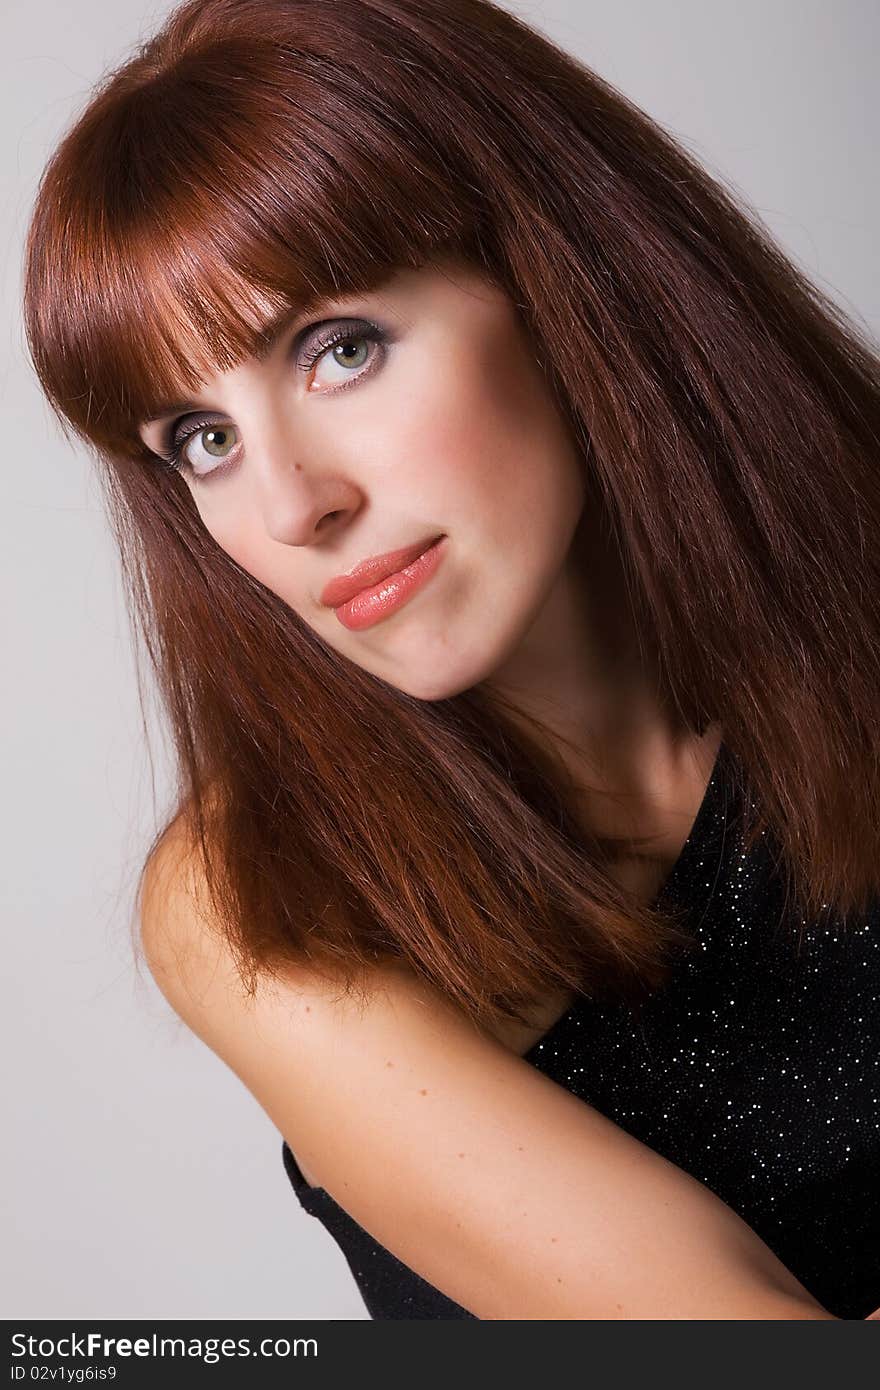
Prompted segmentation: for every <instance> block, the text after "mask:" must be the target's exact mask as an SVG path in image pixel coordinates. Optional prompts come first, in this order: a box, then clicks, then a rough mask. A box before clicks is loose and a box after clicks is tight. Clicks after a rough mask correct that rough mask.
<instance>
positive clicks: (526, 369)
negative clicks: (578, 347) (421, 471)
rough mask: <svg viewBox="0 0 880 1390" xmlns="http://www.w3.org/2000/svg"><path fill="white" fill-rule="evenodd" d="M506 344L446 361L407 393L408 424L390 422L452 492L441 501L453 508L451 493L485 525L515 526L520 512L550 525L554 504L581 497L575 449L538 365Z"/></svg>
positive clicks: (567, 506) (571, 503)
mask: <svg viewBox="0 0 880 1390" xmlns="http://www.w3.org/2000/svg"><path fill="white" fill-rule="evenodd" d="M513 344H514V346H513V347H512V346H511V340H510V339H507V341H506V342H502V343H501V344H500V345H499V346H498V347H497V348H495V349H494V350H493V351H484V352H482V353H480V354H473V355H466V356H464V357H462V359H461V360H459V361H457V362H455V363H454V364H450V366H449V368H448V369H447V370H446V371H444V373H443V374H442V378H441V376H440V375H435V376H434V377H433V378H432V380H431V384H430V389H429V390H428V391H427V392H423V393H422V394H421V395H420V397H419V398H418V399H417V400H416V399H415V398H411V399H412V400H413V405H412V407H411V413H410V417H411V418H410V424H409V425H407V422H406V418H405V417H404V420H403V421H400V419H399V417H398V421H397V424H398V426H399V427H401V428H402V429H404V430H406V431H407V433H408V438H407V441H406V444H405V448H404V454H403V457H412V458H424V457H425V456H426V453H427V456H428V458H429V459H430V460H431V471H432V474H433V476H434V478H435V479H436V482H435V488H436V487H437V486H438V485H439V487H440V489H441V492H443V491H444V489H445V488H446V487H447V486H448V487H449V488H451V489H452V491H449V492H447V493H445V494H444V501H446V502H448V505H449V507H451V508H455V507H456V497H458V498H459V499H460V500H461V502H462V504H463V505H464V504H467V503H468V502H470V503H471V504H472V505H475V506H476V507H478V508H480V512H479V514H480V516H481V521H482V522H483V523H485V524H487V525H488V526H489V529H490V530H492V529H496V526H497V528H499V529H500V528H501V527H502V526H503V525H504V523H505V519H506V518H508V517H509V516H511V515H513V516H516V517H518V518H519V521H518V522H517V524H518V525H521V523H522V516H523V515H524V514H527V515H530V516H531V518H532V522H536V521H537V518H538V516H543V517H545V518H546V520H547V521H548V523H550V524H551V525H553V524H554V520H553V519H554V516H555V513H556V511H557V507H555V506H554V501H555V502H556V503H557V504H558V511H559V513H560V514H562V515H565V514H569V513H570V511H571V509H572V508H573V507H577V505H578V503H579V501H580V500H581V498H582V488H583V465H582V460H581V458H580V455H579V452H578V451H577V449H576V447H575V445H574V441H573V440H572V438H571V436H570V434H569V432H568V430H567V428H566V426H565V423H564V421H563V419H562V417H561V416H560V414H559V413H558V411H557V410H556V409H555V407H554V405H553V401H552V397H551V395H550V391H549V388H548V387H547V385H546V382H545V381H544V378H543V376H541V374H540V372H539V369H538V367H537V364H536V363H534V362H533V361H532V360H531V359H530V358H529V357H528V355H527V354H526V352H524V351H523V350H522V349H521V348H520V349H519V350H517V349H516V339H515V338H514V339H513ZM399 442H400V438H399V437H398V441H397V443H398V444H399ZM395 456H396V457H397V458H400V457H401V454H400V453H399V451H398V449H397V448H395ZM481 504H482V506H481ZM524 509H526V511H525V512H524ZM493 518H494V519H495V525H494V526H493Z"/></svg>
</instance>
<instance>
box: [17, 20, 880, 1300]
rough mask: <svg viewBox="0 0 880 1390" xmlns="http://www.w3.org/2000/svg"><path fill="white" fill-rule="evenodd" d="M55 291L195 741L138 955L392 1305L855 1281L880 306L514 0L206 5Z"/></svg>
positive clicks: (55, 305) (873, 899) (56, 396)
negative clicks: (526, 18)
mask: <svg viewBox="0 0 880 1390" xmlns="http://www.w3.org/2000/svg"><path fill="white" fill-rule="evenodd" d="M25 319H26V326H27V332H28V340H29V345H30V348H31V352H32V356H33V360H34V363H35V367H36V370H37V372H38V374H39V377H40V381H41V384H42V386H43V388H44V390H45V391H46V394H47V396H48V398H49V400H50V401H51V403H52V405H53V407H54V408H55V410H56V412H57V413H58V416H59V419H60V420H61V421H62V424H63V425H64V426H65V428H72V430H73V431H74V432H75V433H76V435H77V436H78V437H79V438H81V439H82V440H84V441H85V442H86V443H87V444H88V446H89V447H90V448H91V449H93V450H94V452H95V454H96V457H97V458H98V459H99V460H100V461H101V463H102V464H103V465H104V466H105V467H104V472H103V476H104V477H106V480H107V484H108V497H109V499H110V502H111V507H112V517H113V520H114V523H115V528H116V532H117V535H118V538H119V542H120V548H121V553H122V557H123V561H124V563H125V567H126V573H127V576H128V579H129V583H130V589H131V595H132V601H133V605H134V607H135V610H136V612H137V614H138V616H139V618H140V620H141V624H142V630H143V632H144V635H145V640H146V641H147V644H148V648H149V651H150V655H151V658H152V660H153V663H154V667H155V670H156V673H157V678H158V680H159V683H160V687H161V690H162V692H163V695H164V698H165V700H166V702H167V709H168V713H169V721H170V724H171V727H172V729H173V732H174V737H175V741H176V749H177V753H178V758H179V770H180V785H179V789H178V796H177V800H176V804H175V806H174V807H173V808H172V812H171V814H170V815H169V818H168V824H167V826H166V827H165V828H164V830H163V832H162V833H161V834H160V835H159V836H158V837H157V839H156V842H155V843H154V845H153V846H152V847H151V850H150V854H149V857H148V860H147V864H146V866H145V873H144V877H143V883H142V890H143V891H142V893H141V895H140V901H139V907H140V930H141V936H142V940H143V945H144V949H145V953H146V957H147V960H148V963H149V965H150V968H151V970H152V971H153V974H154V976H155V978H156V980H157V982H158V983H159V985H160V987H161V988H162V989H163V991H164V992H165V994H166V996H167V998H168V1000H169V1001H170V1003H171V1004H172V1006H173V1007H174V1008H175V1009H176V1010H177V1012H178V1013H179V1014H180V1016H181V1017H182V1018H183V1019H184V1020H185V1021H186V1023H187V1024H188V1025H189V1027H190V1028H192V1029H193V1031H194V1032H196V1033H197V1034H198V1035H199V1036H200V1037H201V1038H202V1039H203V1040H204V1041H205V1042H206V1043H207V1044H208V1045H209V1046H210V1047H212V1048H213V1049H214V1050H215V1051H216V1053H217V1054H218V1056H219V1057H221V1058H222V1059H223V1060H224V1061H225V1062H226V1063H227V1064H228V1065H229V1066H230V1067H231V1068H232V1069H233V1070H234V1071H235V1072H236V1074H237V1075H238V1076H239V1077H240V1078H241V1080H242V1081H243V1082H244V1084H245V1085H246V1086H247V1087H249V1089H250V1090H251V1091H252V1093H253V1094H254V1095H255V1097H256V1098H257V1099H258V1101H259V1102H260V1103H261V1105H263V1107H264V1109H265V1110H266V1113H267V1114H268V1116H269V1117H270V1119H271V1120H272V1121H273V1122H274V1123H275V1124H276V1125H277V1128H278V1130H279V1132H280V1133H281V1135H283V1146H282V1154H283V1158H284V1162H285V1166H286V1169H287V1173H288V1175H289V1177H290V1179H291V1182H292V1184H293V1186H294V1189H295V1192H296V1194H297V1196H298V1197H299V1199H300V1201H301V1202H302V1204H303V1206H304V1207H305V1208H306V1210H308V1211H311V1212H312V1214H313V1215H315V1216H316V1217H318V1218H319V1219H320V1220H322V1221H323V1222H324V1223H325V1225H326V1226H327V1228H328V1230H330V1231H331V1232H332V1234H333V1235H334V1237H335V1238H336V1239H337V1240H338V1241H339V1243H340V1245H341V1246H342V1248H343V1250H344V1251H345V1253H346V1256H347V1258H348V1260H349V1262H350V1265H351V1268H352V1270H353V1272H354V1274H355V1277H356V1279H357V1280H358V1283H359V1286H360V1288H361V1290H362V1292H363V1294H364V1297H365V1300H366V1302H367V1306H368V1309H369V1311H370V1313H371V1315H372V1316H373V1317H416V1318H441V1317H457V1318H462V1317H478V1318H503V1319H506V1318H511V1319H513V1318H517V1319H518V1318H529V1319H531V1318H548V1317H549V1318H581V1319H590V1318H645V1317H648V1318H715V1317H721V1318H777V1317H785V1318H834V1317H853V1318H864V1317H866V1316H867V1315H868V1314H869V1313H870V1312H871V1310H872V1309H874V1308H876V1307H877V1305H878V1303H880V1256H878V1248H880V1240H878V1236H880V1214H878V1202H877V1193H876V1180H875V1174H876V1171H877V1163H878V1158H880V1128H878V1124H877V1121H878V1107H880V1082H878V1069H877V1060H876V1059H877V1056H878V1049H877V1042H878V1037H880V1021H878V1014H877V1005H876V999H877V993H878V985H880V949H878V938H880V916H878V881H877V874H878V871H877V864H878V860H880V856H878V848H880V846H878V836H880V760H878V738H877V734H878V717H877V716H878V706H877V691H878V665H880V661H878V654H880V642H878V612H877V604H876V592H877V582H878V568H880V566H878V553H877V542H876V537H877V535H878V533H880V532H878V523H880V482H878V478H880V473H878V469H877V448H878V434H880V429H878V426H880V371H878V360H877V356H876V354H875V353H874V352H873V351H872V350H871V348H870V346H869V345H868V344H867V343H866V342H864V341H861V340H860V339H859V337H858V335H857V331H856V329H855V328H854V327H853V326H852V325H851V324H849V323H848V322H846V321H844V319H843V317H842V315H841V314H840V313H839V311H838V310H836V309H835V308H834V306H833V305H832V304H831V303H830V302H829V301H828V300H826V299H824V298H823V297H822V296H821V295H820V294H819V292H818V291H817V290H816V289H815V288H814V287H813V286H811V285H810V284H808V282H807V281H806V280H805V279H804V278H803V277H802V276H800V275H799V273H798V272H797V270H796V269H795V268H794V267H793V266H792V265H791V264H790V263H789V262H788V261H787V260H786V259H785V257H784V256H783V255H782V253H781V252H780V251H779V249H778V248H776V247H775V246H774V245H773V244H772V243H771V242H770V240H769V239H768V238H767V237H766V236H765V235H764V234H763V233H762V231H761V230H760V229H759V228H757V227H756V226H755V225H754V224H753V223H752V222H751V221H750V220H749V219H748V217H747V215H746V213H745V212H744V211H743V210H742V209H740V208H739V207H737V206H736V205H735V203H734V201H733V200H732V198H731V197H730V196H729V195H728V194H726V193H725V192H724V191H723V190H721V189H720V188H719V187H718V186H717V185H716V184H715V183H713V181H712V180H711V179H710V178H709V177H708V176H707V174H706V173H705V172H704V171H702V170H701V169H700V168H699V167H698V166H697V165H696V164H695V163H694V162H693V161H691V160H690V158H689V157H688V156H687V155H686V154H685V153H684V152H683V151H682V150H680V149H679V148H678V147H677V146H676V145H675V144H674V143H673V142H672V141H671V140H670V139H669V138H668V137H667V136H666V135H665V134H664V133H663V132H662V131H660V130H659V129H657V127H655V126H654V125H653V124H652V122H651V121H650V120H649V119H648V118H647V117H646V116H645V115H643V114H642V113H641V112H640V111H638V110H637V109H636V108H634V107H633V106H632V105H631V104H630V103H628V102H627V101H626V100H625V99H624V98H623V97H622V96H621V95H620V94H618V93H616V92H614V91H613V90H612V89H611V88H610V87H609V86H607V85H606V84H605V83H604V82H602V80H601V79H600V78H598V77H597V76H596V75H595V74H593V73H592V72H590V71H589V70H587V69H586V68H584V67H583V66H581V65H580V64H578V63H577V62H575V61H574V60H573V59H572V58H570V57H569V56H568V55H566V54H565V53H563V52H561V51H560V50H559V49H557V48H555V47H554V46H553V45H552V44H550V43H549V42H548V41H547V40H546V39H544V38H542V37H540V36H539V35H538V34H536V33H534V32H532V31H531V30H529V29H528V28H526V27H525V26H524V25H523V24H522V23H520V22H519V21H517V20H516V19H515V18H513V17H512V16H511V15H509V14H507V13H506V12H504V11H502V10H499V9H496V8H495V7H494V6H493V5H491V4H488V3H486V2H485V0H366V2H365V3H358V4H353V3H348V4H346V3H340V4H337V5H333V6H326V5H324V4H322V3H318V0H311V2H309V0H302V2H301V3H292V2H291V3H283V2H282V0H207V3H205V2H204V0H192V2H191V3H189V4H186V5H184V6H182V7H181V8H179V9H178V10H176V11H175V12H173V13H172V15H171V16H170V17H169V18H168V19H167V20H166V22H165V24H164V26H163V28H162V29H161V31H160V32H159V33H158V34H157V35H156V36H155V37H154V38H152V39H151V40H150V41H148V42H146V43H145V44H143V45H142V47H141V48H140V49H139V50H138V52H137V53H136V54H135V55H134V56H133V57H132V58H131V59H130V60H129V61H127V62H126V63H124V64H123V65H121V66H120V67H119V68H118V69H117V70H115V71H114V72H112V73H110V74H109V76H108V77H107V78H106V79H105V80H104V81H103V82H102V84H101V85H100V88H99V89H98V90H97V91H96V92H95V93H94V95H93V97H92V99H91V101H90V102H89V104H88V106H87V107H86V109H85V110H84V112H83V113H82V114H81V116H80V117H79V119H78V120H77V122H76V124H75V125H74V126H73V128H72V129H71V131H70V132H69V133H68V134H67V135H66V137H65V139H64V140H63V141H62V142H61V144H60V145H59V148H58V150H57V151H56V152H55V154H54V156H53V158H52V160H51V161H50V163H49V165H48V167H47V169H46V172H45V175H44V179H43V182H42V185H41V188H40V191H39V196H38V199H37V203H36V207H35V209H34V214H33V219H32V223H31V227H30V232H29V239H28V249H27V266H26V289H25ZM783 1078H787V1079H785V1080H784V1079H783ZM788 1078H791V1079H788Z"/></svg>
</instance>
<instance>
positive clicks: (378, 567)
mask: <svg viewBox="0 0 880 1390" xmlns="http://www.w3.org/2000/svg"><path fill="white" fill-rule="evenodd" d="M439 539H440V536H439V535H436V536H430V537H429V538H428V539H427V540H425V541H417V542H416V543H415V545H408V546H406V547H405V548H404V549H403V550H389V551H387V552H386V553H385V554H384V555H371V556H370V558H369V559H368V560H361V562H360V564H358V565H355V566H354V568H353V569H350V570H347V571H346V573H345V574H337V575H336V577H335V579H331V580H330V581H329V583H327V584H325V585H324V588H323V589H322V590H321V602H322V603H323V604H325V605H326V607H327V608H338V607H339V605H340V604H341V603H347V602H348V600H349V599H350V598H354V596H355V594H359V593H360V592H361V590H362V589H369V588H372V586H373V585H374V584H381V582H382V580H383V579H387V578H388V576H389V574H396V573H397V571H398V570H402V569H405V568H406V566H407V565H411V564H412V562H413V560H417V559H418V558H419V556H420V555H422V554H424V552H425V551H426V550H427V549H428V547H429V546H431V545H433V544H434V542H435V541H437V540H439Z"/></svg>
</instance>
